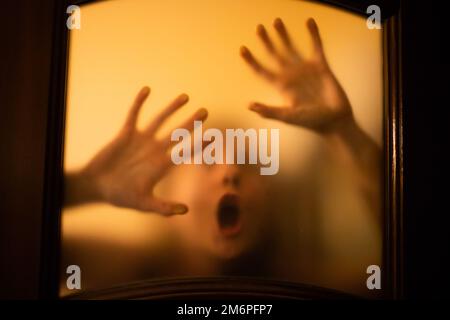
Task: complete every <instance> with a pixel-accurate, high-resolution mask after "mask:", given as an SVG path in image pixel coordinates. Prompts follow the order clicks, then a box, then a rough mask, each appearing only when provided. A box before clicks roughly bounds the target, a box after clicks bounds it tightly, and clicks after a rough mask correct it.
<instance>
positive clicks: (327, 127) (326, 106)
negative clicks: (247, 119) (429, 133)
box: [241, 18, 354, 133]
mask: <svg viewBox="0 0 450 320" xmlns="http://www.w3.org/2000/svg"><path fill="white" fill-rule="evenodd" d="M307 26H308V30H309V32H310V34H311V38H312V42H313V48H314V50H313V56H312V58H310V59H306V58H305V57H304V56H303V55H302V54H301V53H300V52H299V51H298V50H297V48H296V47H295V45H294V44H293V42H292V41H291V39H290V37H289V35H288V32H287V30H286V28H285V26H284V24H283V22H282V21H281V19H279V18H278V19H276V20H275V21H274V28H275V30H276V32H277V34H278V36H279V37H280V39H281V42H282V43H283V50H280V49H278V48H276V47H275V46H274V44H273V42H272V40H271V38H270V37H269V35H268V33H267V31H266V29H265V28H264V26H263V25H259V26H258V28H257V34H258V36H259V38H260V39H261V41H262V43H263V44H264V46H265V48H266V49H267V51H268V52H269V54H270V55H271V56H272V57H273V58H274V59H275V60H276V61H277V62H278V66H279V68H278V71H272V70H269V69H268V68H266V67H265V66H263V65H262V64H261V63H260V62H259V61H258V60H257V59H256V58H255V57H254V56H253V55H252V53H251V52H250V50H249V49H247V48H246V47H241V56H242V57H243V58H244V60H245V61H246V62H247V63H248V65H249V66H250V67H251V68H252V69H253V70H254V71H255V72H256V73H257V74H259V75H260V76H261V77H263V78H265V79H266V80H268V81H269V82H270V83H273V84H274V85H275V86H276V87H278V88H279V89H280V90H281V92H282V94H283V95H284V97H285V98H286V101H287V105H285V106H282V107H274V106H268V105H265V104H262V103H252V104H251V105H250V107H249V108H250V110H252V111H255V112H257V113H259V114H260V115H261V116H263V117H266V118H272V119H277V120H281V121H283V122H286V123H290V124H294V125H298V126H302V127H306V128H309V129H312V130H314V131H317V132H322V133H325V132H331V131H333V130H335V129H337V128H340V127H341V126H342V125H346V124H347V123H352V122H353V121H354V120H353V115H352V109H351V106H350V103H349V100H348V98H347V96H346V94H345V92H344V90H343V89H342V87H341V85H340V84H339V82H338V81H337V79H336V77H335V76H334V74H333V72H332V71H331V69H330V67H329V66H328V63H327V60H326V58H325V54H324V51H323V47H322V40H321V38H320V35H319V29H318V27H317V25H316V22H315V21H314V20H313V19H309V20H308V21H307Z"/></svg>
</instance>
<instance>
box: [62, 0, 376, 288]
mask: <svg viewBox="0 0 450 320" xmlns="http://www.w3.org/2000/svg"><path fill="white" fill-rule="evenodd" d="M81 8H82V9H81V13H82V15H81V21H82V22H81V29H80V30H73V31H71V34H70V51H69V54H70V56H69V57H70V59H69V75H68V87H67V120H66V143H65V158H64V167H65V169H66V170H72V169H76V168H79V167H81V166H82V165H84V164H85V163H86V162H87V161H88V160H89V159H90V158H91V157H92V156H93V154H94V153H95V152H96V151H97V150H98V149H99V148H101V147H102V146H103V145H104V144H105V142H107V141H108V140H109V139H111V137H113V136H114V135H115V134H116V132H117V131H118V129H119V128H120V126H121V124H122V123H123V120H124V118H125V116H126V114H127V112H128V109H129V106H130V104H131V101H132V99H133V97H134V96H135V94H136V93H137V91H138V90H139V88H141V87H142V86H143V85H148V86H150V87H151V89H152V93H151V95H150V98H149V100H148V101H147V102H146V105H145V106H144V109H143V111H142V113H141V116H140V119H139V126H140V127H143V126H145V124H146V123H147V122H148V120H149V119H150V118H152V117H153V115H154V114H155V113H156V112H158V111H159V110H161V108H162V107H164V106H165V105H166V104H167V103H168V102H169V101H170V100H172V99H173V97H175V96H176V95H178V94H179V93H183V92H185V93H187V94H189V96H190V98H191V99H190V102H189V104H188V106H187V107H186V108H185V109H184V110H181V111H180V112H178V113H177V115H176V116H175V117H174V119H172V120H171V121H169V122H168V123H167V125H166V126H165V128H166V130H167V128H172V127H173V126H174V125H176V124H178V123H179V120H180V119H181V118H182V117H185V116H187V115H189V114H191V113H192V112H194V111H195V110H196V109H197V108H199V107H205V108H207V109H208V110H209V113H210V118H209V120H208V121H207V123H206V125H207V124H208V123H213V124H220V123H224V122H232V123H236V126H241V127H255V128H272V127H276V128H280V139H281V140H280V174H282V175H283V174H294V173H295V174H296V175H298V177H304V176H305V175H306V176H307V174H308V170H310V168H311V161H312V160H311V156H312V155H314V154H317V152H320V150H321V149H322V148H323V145H322V141H321V139H320V138H319V137H317V136H316V135H315V134H313V133H311V132H309V131H307V130H305V129H298V128H294V127H292V126H288V125H285V124H281V123H279V122H274V121H271V120H266V119H262V118H260V117H258V116H257V115H256V114H254V113H251V112H249V111H247V106H248V104H249V102H251V101H264V102H266V103H268V104H273V105H280V104H282V103H283V101H282V100H281V97H280V96H279V95H278V93H277V92H276V91H274V90H273V88H272V87H270V86H269V85H267V84H266V83H265V82H264V81H262V80H261V79H259V78H257V77H256V76H255V75H254V74H253V72H252V71H251V70H250V69H249V68H248V67H247V66H246V65H245V64H244V63H243V61H242V59H241V57H240V56H239V47H240V46H241V45H242V44H245V45H247V46H248V47H249V48H251V49H252V51H253V52H254V53H255V55H257V56H258V57H261V59H264V61H266V62H267V64H269V65H270V61H271V60H270V59H268V55H267V53H266V52H265V51H264V48H263V47H262V45H261V43H260V42H259V41H258V39H257V37H255V27H256V25H257V24H259V23H263V24H265V25H266V26H271V24H272V21H273V19H274V18H275V17H281V18H283V20H284V22H285V23H286V25H287V26H288V28H289V31H290V33H291V36H292V38H293V39H294V40H295V42H296V43H297V45H298V47H299V48H300V50H302V52H304V53H305V54H309V52H310V51H311V43H310V36H309V34H308V32H307V29H306V27H305V22H306V20H307V18H308V17H314V18H315V19H316V21H317V23H318V25H319V27H320V30H321V34H322V38H323V42H324V46H325V51H326V54H327V57H328V59H329V62H330V64H331V67H332V69H333V70H334V72H335V73H336V75H337V77H338V79H339V80H340V81H341V83H342V85H343V87H344V89H345V90H346V92H347V94H348V96H349V98H350V101H351V103H352V106H353V109H354V113H355V116H356V118H357V121H358V122H359V123H360V125H361V127H362V128H363V129H364V130H365V131H366V132H368V133H369V135H370V136H372V137H373V138H374V139H375V140H376V141H377V142H378V143H379V144H381V142H382V115H383V114H382V103H383V95H382V56H381V52H382V50H381V31H380V30H369V29H367V27H366V24H365V20H364V19H363V18H361V17H358V16H355V15H352V14H349V13H346V12H343V11H340V10H337V9H335V8H332V7H327V6H324V5H319V4H314V3H309V2H303V1H291V0H245V1H244V0H240V1H230V0H214V1H210V0H190V1H179V0H164V1H159V0H117V1H105V2H99V3H96V4H89V5H84V6H82V7H81ZM269 32H272V29H271V28H269ZM320 170H322V172H323V173H322V175H323V176H325V175H326V173H327V172H328V171H327V170H333V168H329V167H328V166H326V165H324V166H323V167H321V168H320ZM323 181H326V184H327V186H326V188H325V189H326V190H329V191H330V193H329V194H327V195H326V196H324V200H323V207H322V208H320V212H319V213H318V214H319V215H320V219H319V220H320V221H321V225H320V228H322V229H321V232H320V233H318V234H316V235H315V236H316V237H319V238H320V239H321V241H322V242H323V243H326V244H327V245H328V251H327V252H325V253H322V255H323V257H324V258H323V259H322V260H321V262H320V263H319V264H318V265H314V267H311V266H309V267H308V268H312V269H315V270H316V272H317V273H316V276H314V277H312V276H311V277H309V278H308V277H307V278H306V279H305V281H306V282H312V283H315V284H318V285H323V286H328V287H334V288H338V289H345V290H351V291H354V292H358V291H359V290H360V288H358V287H355V286H354V285H352V284H350V285H349V284H348V283H349V281H348V279H351V278H352V277H353V278H354V277H357V278H358V279H359V278H361V279H363V278H364V277H365V273H364V272H365V269H363V265H369V264H374V263H381V247H382V243H381V239H380V238H379V237H378V236H377V234H376V231H375V230H374V227H373V225H372V221H371V220H370V219H369V218H367V216H365V215H364V214H362V213H363V212H365V211H366V210H367V209H366V208H365V204H364V203H362V202H361V201H360V200H358V199H355V198H354V195H353V194H349V193H346V191H345V190H346V188H345V186H346V184H348V179H347V177H346V176H342V177H340V178H335V179H334V180H326V179H325V180H323ZM347 187H348V186H347ZM349 188H351V186H350V187H349ZM336 190H340V191H339V192H336ZM158 192H159V193H164V190H163V189H162V188H161V190H158ZM308 219H309V218H308V216H302V217H300V218H299V223H301V224H302V228H304V229H308V228H312V227H311V226H309V225H308V223H309V220H308ZM170 228H171V226H170V224H169V222H168V221H167V219H164V218H161V217H159V216H155V215H151V214H143V213H139V212H136V211H133V210H125V209H120V208H115V207H112V206H107V205H102V204H95V205H89V206H82V207H76V208H71V209H64V210H63V230H62V232H63V242H64V243H65V244H68V243H73V242H76V241H81V240H83V241H87V243H89V242H92V243H95V242H104V243H108V244H110V245H111V246H117V247H118V248H119V249H118V250H117V254H118V255H120V250H130V251H133V252H137V254H140V255H143V256H144V255H145V252H146V251H147V250H148V248H149V247H152V246H155V245H157V244H158V242H159V241H160V239H161V238H162V235H163V234H164V232H166V231H167V232H169V230H171V229H170ZM311 230H312V229H310V231H309V233H311V234H312V233H313V231H311ZM349 234H350V235H355V234H356V238H358V237H362V239H364V241H358V243H355V241H353V238H352V237H351V236H350V237H349V236H348V235H349ZM361 235H362V236H361ZM358 239H361V238H358ZM303 245H305V244H303ZM346 248H347V249H346ZM348 248H350V249H348ZM369 248H370V249H369ZM85 250H89V246H86V248H85ZM80 252H82V250H81V251H80ZM64 255H65V253H63V256H64ZM63 259H64V257H63ZM136 261H137V260H136ZM354 261H356V262H354ZM361 261H362V262H361ZM117 263H118V265H117V266H116V268H123V270H125V269H126V268H129V269H133V268H135V267H136V265H132V263H133V262H131V261H126V259H123V261H117ZM329 266H333V269H332V270H329V268H328V267H329ZM338 270H339V272H340V276H339V277H336V276H335V275H336V272H338ZM122 272H124V273H125V271H122ZM355 275H356V276H355ZM129 278H130V279H133V275H130V276H129ZM111 279H114V277H112V278H111ZM121 280H122V279H119V280H117V281H121ZM63 293H64V292H63Z"/></svg>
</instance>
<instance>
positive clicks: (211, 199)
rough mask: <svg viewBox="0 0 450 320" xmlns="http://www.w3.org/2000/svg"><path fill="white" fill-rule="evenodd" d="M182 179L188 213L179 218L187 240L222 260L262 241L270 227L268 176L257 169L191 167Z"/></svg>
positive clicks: (242, 166) (222, 166) (253, 167)
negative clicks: (186, 195)
mask: <svg viewBox="0 0 450 320" xmlns="http://www.w3.org/2000/svg"><path fill="white" fill-rule="evenodd" d="M183 179H184V181H187V184H184V183H182V185H184V188H187V190H188V197H189V199H186V202H187V204H188V206H189V209H190V210H189V213H188V214H187V215H186V216H184V217H180V218H181V219H184V223H183V228H185V230H184V233H185V234H186V235H187V236H188V238H189V239H187V240H188V241H193V242H194V243H195V245H196V246H198V247H200V248H202V249H204V250H206V251H207V252H208V253H210V254H212V255H214V256H216V257H218V258H223V259H230V258H234V257H238V256H239V255H241V254H243V253H245V252H247V251H248V250H251V249H252V248H253V247H254V245H255V244H256V243H258V241H261V239H262V238H263V237H264V235H265V230H267V228H268V227H269V223H268V222H269V206H268V200H269V197H270V195H269V194H268V193H269V192H268V188H267V186H268V183H267V179H268V177H267V176H261V175H259V167H258V166H255V165H193V166H189V177H185V178H184V177H183ZM185 190H186V189H185ZM186 229H188V230H186Z"/></svg>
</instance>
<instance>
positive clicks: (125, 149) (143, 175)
mask: <svg viewBox="0 0 450 320" xmlns="http://www.w3.org/2000/svg"><path fill="white" fill-rule="evenodd" d="M149 93H150V89H149V88H148V87H144V88H142V89H141V91H140V92H139V93H138V95H137V96H136V98H135V101H134V103H133V105H132V107H131V109H130V111H129V113H128V117H127V119H126V121H125V123H124V125H123V127H122V129H121V130H120V132H119V134H118V135H117V136H116V137H115V138H114V139H113V140H112V141H111V142H109V143H108V144H107V145H106V146H105V147H104V148H103V149H102V150H101V151H100V152H98V153H97V154H96V155H95V156H94V157H93V159H92V160H91V161H90V162H89V163H88V164H87V166H86V167H85V168H84V169H82V170H81V172H79V173H78V179H75V181H83V182H82V183H78V185H75V186H73V185H72V186H70V185H69V190H68V192H69V194H68V195H67V197H68V198H69V200H70V198H71V197H72V198H73V197H75V198H76V196H73V195H71V194H70V191H71V190H73V192H74V193H78V194H83V192H84V193H85V194H88V195H89V197H90V198H91V200H94V201H105V202H108V203H110V204H113V205H116V206H119V207H126V208H132V209H136V210H140V211H148V212H157V213H160V214H163V215H172V214H183V213H186V212H187V210H188V209H187V207H186V205H184V204H180V203H174V202H170V201H166V200H162V199H159V198H157V197H155V196H154V195H153V188H154V187H155V185H156V184H157V183H158V182H159V181H160V179H161V178H162V177H163V176H164V174H165V173H166V171H167V170H168V168H169V167H170V166H171V165H172V161H171V159H170V155H169V154H168V149H169V148H170V147H171V146H173V144H174V142H171V140H170V134H169V135H168V136H166V137H165V138H163V139H161V140H158V139H156V138H155V133H156V132H157V130H158V129H159V128H160V126H161V125H162V124H163V122H164V121H165V120H166V119H167V118H169V117H170V116H171V115H172V114H173V113H174V112H175V111H176V110H178V109H180V108H181V107H182V106H183V105H185V104H186V103H187V102H188V100H189V98H188V96H187V95H185V94H182V95H180V96H178V97H177V98H176V99H175V100H174V101H173V102H171V103H170V104H169V105H168V106H167V107H166V108H165V109H164V110H163V111H162V112H161V113H160V114H159V115H158V116H157V117H156V118H155V119H154V120H153V121H152V122H151V123H150V124H149V125H148V126H147V127H146V129H145V130H143V131H139V130H137V128H136V122H137V119H138V114H139V111H140V109H141V107H142V105H143V103H144V101H145V100H146V99H147V97H148V95H149ZM206 117H207V111H206V110H205V109H199V110H197V112H195V113H194V114H193V115H192V116H191V117H190V118H189V119H187V120H186V121H185V122H184V123H183V124H181V125H180V126H179V127H178V128H186V129H188V130H193V123H194V121H195V120H202V121H203V120H204V119H206ZM69 184H70V179H69ZM82 188H90V190H84V191H83V190H80V189H82ZM66 193H67V191H66ZM78 198H80V196H78ZM78 200H81V202H82V201H83V200H85V199H78ZM69 202H70V201H69Z"/></svg>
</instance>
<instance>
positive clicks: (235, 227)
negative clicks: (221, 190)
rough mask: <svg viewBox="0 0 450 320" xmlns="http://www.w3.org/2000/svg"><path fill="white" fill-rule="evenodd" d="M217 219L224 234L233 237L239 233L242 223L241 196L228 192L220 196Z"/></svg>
mask: <svg viewBox="0 0 450 320" xmlns="http://www.w3.org/2000/svg"><path fill="white" fill-rule="evenodd" d="M217 220H218V223H219V230H220V232H221V234H222V235H224V236H227V237H231V236H234V235H237V234H238V233H239V231H240V230H241V227H242V223H241V210H240V208H239V197H238V196H237V195H235V194H232V193H227V194H225V195H223V196H222V198H220V201H219V205H218V208H217Z"/></svg>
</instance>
